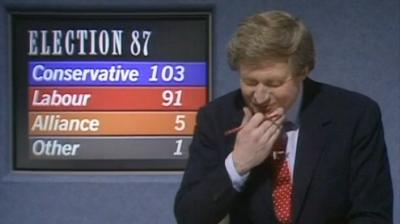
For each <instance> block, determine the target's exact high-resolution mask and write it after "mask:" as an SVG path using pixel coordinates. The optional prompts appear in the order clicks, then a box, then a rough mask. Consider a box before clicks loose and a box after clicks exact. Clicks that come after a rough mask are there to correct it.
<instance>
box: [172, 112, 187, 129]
mask: <svg viewBox="0 0 400 224" xmlns="http://www.w3.org/2000/svg"><path fill="white" fill-rule="evenodd" d="M185 118H186V115H176V119H175V127H174V128H175V130H176V131H183V130H184V129H185V126H186V123H185Z"/></svg>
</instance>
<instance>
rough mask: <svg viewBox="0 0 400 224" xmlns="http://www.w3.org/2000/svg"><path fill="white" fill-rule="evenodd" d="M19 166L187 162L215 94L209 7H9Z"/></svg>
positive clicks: (169, 165)
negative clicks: (201, 113) (201, 115)
mask: <svg viewBox="0 0 400 224" xmlns="http://www.w3.org/2000/svg"><path fill="white" fill-rule="evenodd" d="M10 21H11V27H12V30H11V42H12V50H11V52H12V56H11V63H12V76H13V89H14V92H13V97H14V98H13V102H14V105H13V109H14V113H13V114H14V149H15V169H22V170H26V169H29V170H72V171H80V170H179V169H182V168H183V167H184V165H185V163H186V160H187V158H188V147H189V145H190V143H191V139H192V134H193V131H194V127H195V122H196V121H195V117H196V113H197V110H198V109H199V108H200V107H201V106H203V105H205V104H206V103H207V102H208V100H209V99H210V91H209V89H210V81H209V80H210V78H209V77H210V70H211V69H210V52H211V46H210V35H211V31H210V27H211V14H210V13H207V12H179V13H177V12H174V13H168V12H158V13H143V12H142V13H93V12H92V13H43V12H41V13H37V12H36V13H33V12H31V13H28V12H18V13H17V12H16V13H13V14H12V15H11V18H10Z"/></svg>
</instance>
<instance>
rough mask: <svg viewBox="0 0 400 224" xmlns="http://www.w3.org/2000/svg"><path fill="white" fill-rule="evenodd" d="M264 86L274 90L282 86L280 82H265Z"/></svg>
mask: <svg viewBox="0 0 400 224" xmlns="http://www.w3.org/2000/svg"><path fill="white" fill-rule="evenodd" d="M265 85H266V86H269V87H272V88H276V87H279V86H281V85H283V82H280V81H271V82H267V83H265Z"/></svg>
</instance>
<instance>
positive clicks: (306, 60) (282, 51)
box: [228, 11, 315, 75]
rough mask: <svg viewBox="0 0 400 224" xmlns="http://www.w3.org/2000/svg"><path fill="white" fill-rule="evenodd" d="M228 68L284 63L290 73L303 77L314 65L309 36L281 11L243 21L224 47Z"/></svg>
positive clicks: (311, 41)
mask: <svg viewBox="0 0 400 224" xmlns="http://www.w3.org/2000/svg"><path fill="white" fill-rule="evenodd" d="M228 59H229V64H230V66H231V68H232V69H233V70H238V69H239V67H240V65H247V66H248V65H250V66H258V65H261V63H263V61H265V60H272V61H273V60H282V59H283V60H287V61H288V63H289V65H290V67H291V69H292V72H293V73H294V74H297V75H301V74H303V72H304V71H305V69H307V71H311V70H312V69H313V68H314V64H315V52H314V43H313V39H312V35H311V33H310V31H309V30H308V28H307V27H306V26H305V25H304V24H303V23H302V22H301V21H300V20H298V19H297V18H295V17H293V16H292V15H290V14H288V13H286V12H283V11H269V12H264V13H260V14H257V15H254V16H251V17H249V18H247V19H246V20H245V21H244V22H243V23H242V24H240V26H239V28H238V30H237V32H236V33H235V35H234V36H233V38H232V40H231V41H230V42H229V45H228Z"/></svg>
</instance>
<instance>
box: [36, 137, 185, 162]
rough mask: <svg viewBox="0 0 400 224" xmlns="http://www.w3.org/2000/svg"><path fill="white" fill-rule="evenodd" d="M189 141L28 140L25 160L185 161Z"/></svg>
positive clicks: (38, 138) (78, 138)
mask: <svg viewBox="0 0 400 224" xmlns="http://www.w3.org/2000/svg"><path fill="white" fill-rule="evenodd" d="M191 141H192V137H191V136H172V137H166V136H152V137H148V136H142V137H131V136H130V137H29V146H30V149H29V150H30V151H29V156H30V158H31V159H34V160H53V159H54V160H83V159H84V160H92V159H93V160H109V159H124V160H125V159H174V160H176V159H187V158H188V149H189V145H190V143H191ZM180 145H181V146H180Z"/></svg>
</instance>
